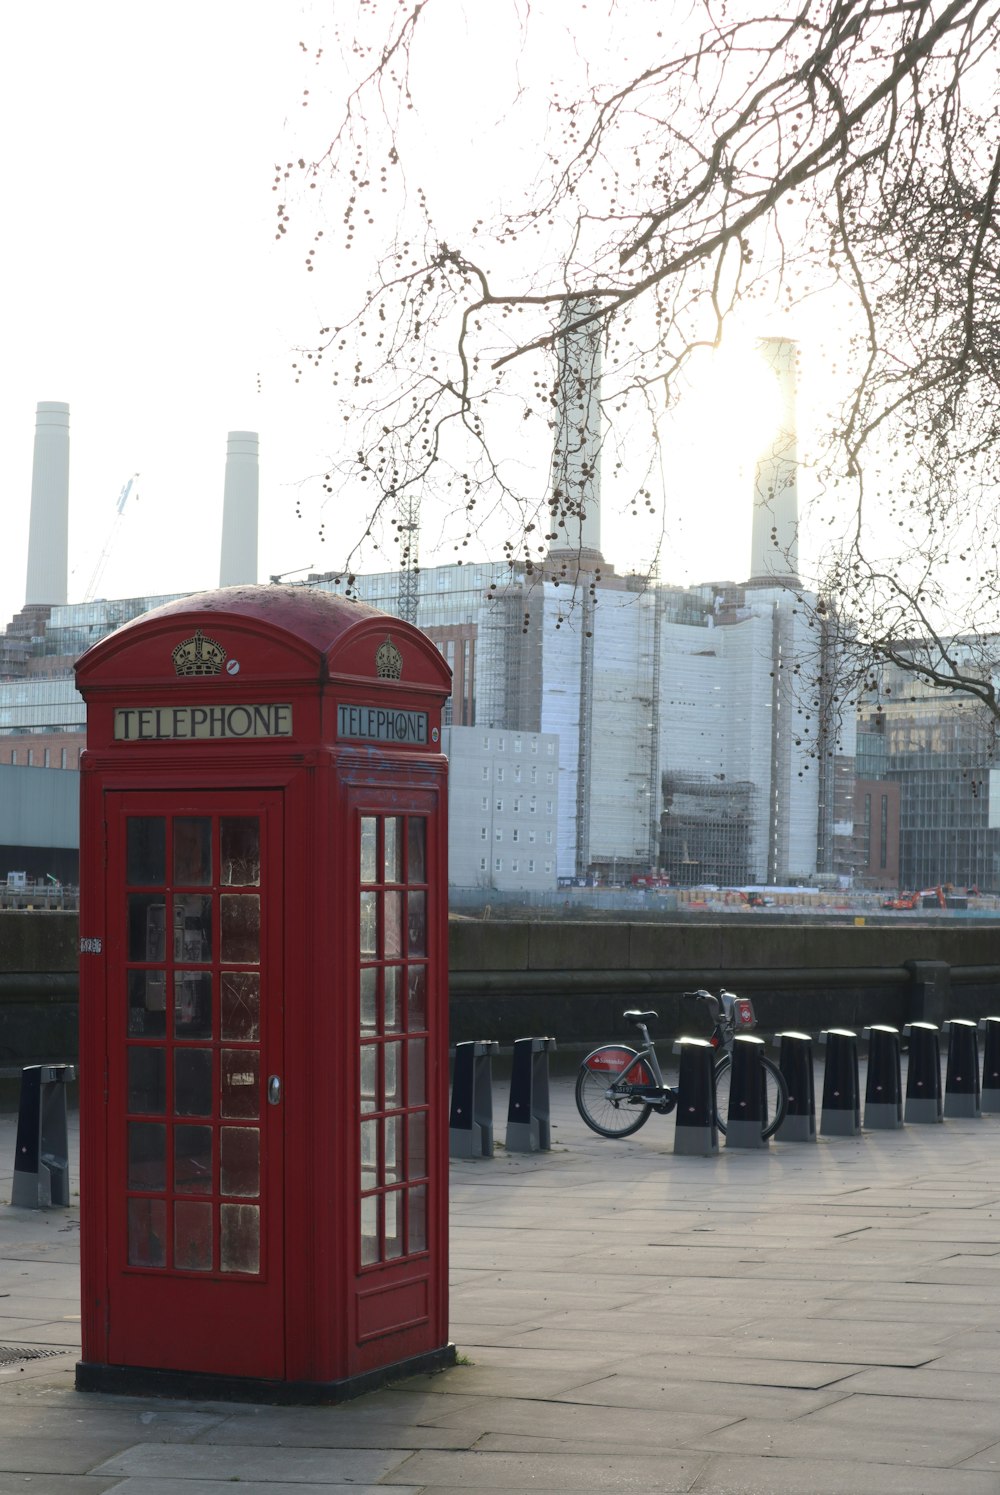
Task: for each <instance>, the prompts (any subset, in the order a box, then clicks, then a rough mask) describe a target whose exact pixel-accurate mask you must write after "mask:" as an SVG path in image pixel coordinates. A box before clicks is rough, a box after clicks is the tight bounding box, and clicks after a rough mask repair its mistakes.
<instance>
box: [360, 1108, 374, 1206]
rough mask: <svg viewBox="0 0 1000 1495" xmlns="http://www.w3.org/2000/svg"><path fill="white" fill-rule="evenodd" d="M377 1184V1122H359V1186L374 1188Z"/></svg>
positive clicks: (366, 1188) (364, 1188)
mask: <svg viewBox="0 0 1000 1495" xmlns="http://www.w3.org/2000/svg"><path fill="white" fill-rule="evenodd" d="M377 1184H378V1122H377V1121H363V1122H362V1123H361V1188H362V1191H367V1190H371V1189H374V1188H375V1187H376V1186H377Z"/></svg>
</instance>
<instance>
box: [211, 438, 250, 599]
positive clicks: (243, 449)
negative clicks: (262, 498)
mask: <svg viewBox="0 0 1000 1495" xmlns="http://www.w3.org/2000/svg"><path fill="white" fill-rule="evenodd" d="M258 445H259V443H258V439H257V432H256V431H230V433H229V443H228V445H227V447H226V482H225V487H224V489H223V495H222V555H221V559H220V562H219V585H220V586H222V587H232V586H239V585H241V584H245V583H251V584H252V583H254V582H256V580H257V499H258V495H259V491H260V475H259V469H258V464H257V453H258Z"/></svg>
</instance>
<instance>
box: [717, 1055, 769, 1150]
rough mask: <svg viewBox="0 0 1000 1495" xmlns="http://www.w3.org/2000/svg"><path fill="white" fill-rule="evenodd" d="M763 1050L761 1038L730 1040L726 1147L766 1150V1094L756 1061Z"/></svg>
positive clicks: (757, 1061)
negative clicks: (730, 1057) (731, 1055)
mask: <svg viewBox="0 0 1000 1495" xmlns="http://www.w3.org/2000/svg"><path fill="white" fill-rule="evenodd" d="M763 1047H764V1040H763V1038H758V1037H757V1036H756V1034H754V1033H737V1035H736V1037H735V1038H734V1039H733V1076H732V1080H731V1082H730V1086H729V1115H728V1116H727V1117H726V1146H727V1147H767V1145H768V1142H769V1141H770V1139H769V1138H767V1137H765V1136H764V1114H765V1106H766V1103H767V1093H766V1090H765V1085H766V1080H765V1077H764V1066H763V1065H762V1064H761V1062H760V1057H761V1050H762V1049H763Z"/></svg>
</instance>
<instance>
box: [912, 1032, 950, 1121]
mask: <svg viewBox="0 0 1000 1495" xmlns="http://www.w3.org/2000/svg"><path fill="white" fill-rule="evenodd" d="M903 1032H904V1033H905V1034H906V1036H907V1038H908V1039H909V1040H910V1051H909V1057H908V1060H907V1065H906V1107H905V1109H904V1112H903V1118H904V1120H905V1121H907V1122H911V1121H913V1122H916V1123H918V1124H920V1123H927V1124H930V1125H933V1124H934V1123H935V1122H938V1121H943V1120H944V1097H943V1096H942V1093H941V1039H940V1034H939V1030H938V1029H937V1027H936V1026H935V1025H934V1023H907V1025H906V1027H905V1028H904V1029H903Z"/></svg>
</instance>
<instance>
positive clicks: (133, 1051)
mask: <svg viewBox="0 0 1000 1495" xmlns="http://www.w3.org/2000/svg"><path fill="white" fill-rule="evenodd" d="M128 1108H129V1110H130V1111H131V1112H133V1113H135V1112H138V1113H139V1114H140V1115H142V1114H143V1113H145V1114H146V1115H152V1116H162V1115H164V1113H165V1112H166V1109H167V1055H166V1051H165V1050H164V1049H159V1048H156V1049H154V1048H139V1047H138V1045H136V1044H132V1045H131V1046H130V1047H129V1051H128Z"/></svg>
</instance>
